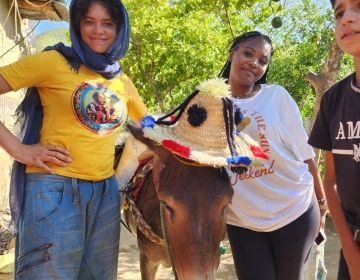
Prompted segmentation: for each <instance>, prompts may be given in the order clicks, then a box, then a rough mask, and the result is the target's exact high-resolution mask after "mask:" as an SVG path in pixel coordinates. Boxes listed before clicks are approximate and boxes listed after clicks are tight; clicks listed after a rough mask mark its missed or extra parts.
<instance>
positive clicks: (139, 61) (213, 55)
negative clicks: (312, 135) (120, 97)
mask: <svg viewBox="0 0 360 280" xmlns="http://www.w3.org/2000/svg"><path fill="white" fill-rule="evenodd" d="M319 1H323V2H324V3H325V2H326V3H327V0H319ZM124 2H125V5H126V6H127V8H128V11H129V15H130V20H131V46H130V50H129V53H128V55H127V56H126V57H125V59H123V61H122V65H123V68H124V71H125V72H126V73H127V74H128V75H129V76H130V77H131V79H132V80H133V81H134V83H135V85H136V86H137V88H138V89H139V92H140V94H141V96H142V97H143V99H144V101H145V103H146V105H147V107H148V108H149V109H150V110H151V111H152V112H155V111H156V112H159V111H168V110H169V109H170V108H173V107H175V106H176V105H178V104H179V103H180V102H182V101H183V100H184V98H185V96H187V95H188V94H190V93H191V92H192V91H193V90H194V89H195V87H196V86H197V85H198V84H199V83H200V82H201V81H204V80H207V79H209V78H213V77H216V76H217V75H218V73H219V72H220V70H221V68H222V66H223V65H224V63H225V62H226V60H227V58H228V48H229V43H230V42H231V39H232V37H233V36H237V35H239V34H241V33H243V32H245V31H250V30H254V29H255V30H260V31H262V32H263V33H265V34H267V35H269V36H270V38H271V39H272V40H273V42H274V45H275V56H274V58H273V62H272V64H271V66H270V72H269V82H273V83H278V84H281V85H283V86H284V87H285V88H287V89H288V90H289V92H290V93H291V94H292V95H293V97H294V99H295V100H296V101H297V103H298V104H299V106H300V107H301V108H302V112H303V115H304V116H306V115H308V114H310V112H312V106H313V100H314V98H313V97H314V94H313V92H312V90H311V88H310V86H309V84H308V83H307V82H306V81H305V80H304V75H305V74H306V73H307V72H308V71H310V70H312V71H315V72H316V71H318V70H319V68H320V67H321V65H322V64H323V62H324V60H325V58H326V56H327V52H328V49H329V46H330V44H331V40H332V38H333V35H332V13H331V10H330V6H329V9H324V8H322V9H319V7H317V6H316V5H315V4H314V3H313V2H312V1H311V0H303V1H275V0H246V1H244V0H169V1H167V0H125V1H124ZM290 2H291V3H290ZM289 3H290V4H289ZM324 3H323V4H319V5H322V6H324ZM327 4H328V3H327ZM279 27H281V28H279ZM349 67H350V66H349Z"/></svg>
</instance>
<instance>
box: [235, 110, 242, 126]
mask: <svg viewBox="0 0 360 280" xmlns="http://www.w3.org/2000/svg"><path fill="white" fill-rule="evenodd" d="M243 119H244V116H243V113H241V110H240V109H239V108H236V111H235V125H239V124H240V123H241V121H242V120H243Z"/></svg>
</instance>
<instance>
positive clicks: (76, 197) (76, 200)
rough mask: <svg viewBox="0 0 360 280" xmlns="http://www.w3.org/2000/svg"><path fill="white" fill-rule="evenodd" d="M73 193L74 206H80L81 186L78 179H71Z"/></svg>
mask: <svg viewBox="0 0 360 280" xmlns="http://www.w3.org/2000/svg"><path fill="white" fill-rule="evenodd" d="M71 185H72V193H73V204H79V198H80V196H79V186H78V180H77V179H76V178H71Z"/></svg>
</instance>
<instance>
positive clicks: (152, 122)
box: [141, 115, 156, 128]
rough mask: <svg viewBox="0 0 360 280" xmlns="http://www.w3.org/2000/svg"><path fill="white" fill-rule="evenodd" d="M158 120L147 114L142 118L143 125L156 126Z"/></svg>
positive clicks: (143, 126)
mask: <svg viewBox="0 0 360 280" xmlns="http://www.w3.org/2000/svg"><path fill="white" fill-rule="evenodd" d="M155 122H156V120H155V119H154V117H153V116H150V115H147V116H145V117H144V118H143V119H142V120H141V127H142V128H145V127H151V128H154V126H155Z"/></svg>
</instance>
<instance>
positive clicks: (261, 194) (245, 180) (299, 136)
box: [227, 85, 314, 231]
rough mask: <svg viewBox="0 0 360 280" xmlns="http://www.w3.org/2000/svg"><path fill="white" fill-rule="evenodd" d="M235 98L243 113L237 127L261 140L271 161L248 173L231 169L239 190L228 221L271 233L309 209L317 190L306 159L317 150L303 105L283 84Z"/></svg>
mask: <svg viewBox="0 0 360 280" xmlns="http://www.w3.org/2000/svg"><path fill="white" fill-rule="evenodd" d="M232 100H233V102H234V103H235V105H236V106H237V107H239V108H240V109H241V111H242V113H243V117H244V118H243V120H242V122H241V123H240V125H239V126H238V128H237V129H238V130H241V131H242V132H244V133H246V134H248V135H250V136H251V137H252V138H253V139H255V140H257V141H258V142H259V144H260V146H261V147H262V149H263V150H264V151H265V153H266V154H267V155H268V156H269V160H268V161H267V162H265V163H264V165H263V166H258V167H254V166H253V167H251V168H249V170H248V172H247V173H245V174H241V175H238V174H236V173H232V172H231V171H230V170H229V174H230V176H231V183H232V184H233V188H234V192H235V193H234V196H233V199H232V202H231V204H230V205H229V207H228V216H227V223H228V224H231V225H235V226H241V227H245V228H248V229H251V230H255V231H273V230H276V229H278V228H281V227H283V226H285V225H287V224H289V223H290V222H292V221H294V220H295V219H297V218H298V217H299V216H301V215H302V214H303V213H304V212H305V211H306V210H307V208H308V206H309V204H310V201H311V198H312V195H313V192H314V188H313V177H312V175H311V174H310V172H309V171H308V166H307V164H306V163H304V160H307V159H311V158H313V157H314V151H313V149H312V147H311V146H309V145H308V144H307V134H306V132H305V129H304V127H303V124H302V121H301V115H300V112H299V109H298V107H297V105H296V103H295V101H294V100H293V99H292V97H291V96H290V95H289V93H288V92H287V91H286V90H285V89H284V88H283V87H281V86H278V85H261V89H260V91H259V92H258V93H257V94H256V95H255V96H253V97H251V98H247V99H236V98H232Z"/></svg>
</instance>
